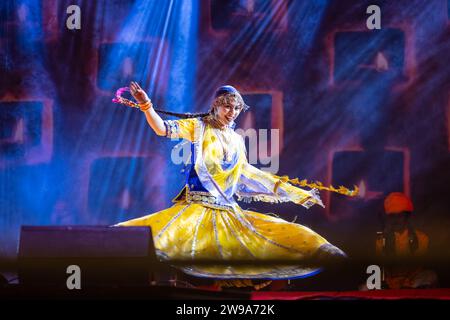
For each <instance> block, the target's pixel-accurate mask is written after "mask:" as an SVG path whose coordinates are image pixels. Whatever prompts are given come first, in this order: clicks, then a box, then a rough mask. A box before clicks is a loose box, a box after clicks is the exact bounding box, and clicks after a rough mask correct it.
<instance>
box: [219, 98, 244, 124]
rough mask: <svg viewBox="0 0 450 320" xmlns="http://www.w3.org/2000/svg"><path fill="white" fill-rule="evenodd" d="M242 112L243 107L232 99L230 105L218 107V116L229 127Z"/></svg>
mask: <svg viewBox="0 0 450 320" xmlns="http://www.w3.org/2000/svg"><path fill="white" fill-rule="evenodd" d="M241 111H242V105H240V104H239V103H238V102H237V101H236V99H230V101H229V103H227V104H225V105H220V106H218V107H217V109H216V116H217V119H218V120H219V121H220V122H221V123H223V124H227V125H228V124H230V123H231V122H232V121H234V120H235V119H236V118H237V117H238V116H239V114H240V113H241Z"/></svg>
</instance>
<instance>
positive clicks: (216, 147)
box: [117, 118, 344, 280]
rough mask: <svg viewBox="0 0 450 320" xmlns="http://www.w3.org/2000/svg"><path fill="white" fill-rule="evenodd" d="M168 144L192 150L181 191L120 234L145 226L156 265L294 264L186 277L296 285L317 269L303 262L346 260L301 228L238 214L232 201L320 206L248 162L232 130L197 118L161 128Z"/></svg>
mask: <svg viewBox="0 0 450 320" xmlns="http://www.w3.org/2000/svg"><path fill="white" fill-rule="evenodd" d="M164 123H165V125H166V130H167V137H169V138H173V139H179V138H182V139H186V140H188V141H189V142H190V143H191V150H192V154H191V159H192V162H191V168H190V170H189V172H188V174H187V181H186V185H185V186H184V188H183V190H182V191H181V192H180V194H179V195H178V196H177V197H176V198H175V199H174V200H173V202H174V205H173V206H172V207H170V208H168V209H165V210H162V211H159V212H156V213H153V214H150V215H147V216H144V217H141V218H137V219H133V220H129V221H125V222H122V223H119V224H117V226H149V227H151V229H152V234H153V237H154V242H155V247H156V249H157V254H158V256H159V257H160V258H161V259H165V260H168V261H170V260H171V259H172V260H173V259H176V260H179V259H192V260H194V261H195V259H202V260H203V259H218V260H221V261H223V260H264V259H280V260H291V259H293V260H298V261H299V264H298V265H275V266H257V265H252V266H248V265H234V266H233V265H230V266H227V265H224V264H221V265H197V266H196V265H195V264H193V265H192V266H187V267H181V269H182V270H183V271H184V272H185V273H187V274H190V275H193V276H198V277H207V278H213V279H267V280H275V279H293V278H300V277H306V276H310V275H313V274H315V273H317V272H319V271H320V269H318V268H307V267H304V266H301V264H300V260H301V259H304V258H314V257H315V256H316V255H320V254H332V255H344V253H343V252H342V251H341V250H340V249H338V248H337V247H335V246H333V245H331V244H329V243H328V242H327V240H325V239H324V238H323V237H321V236H320V235H318V234H317V233H315V232H314V231H312V230H311V229H309V228H307V227H304V226H302V225H300V224H296V223H291V222H288V221H285V220H283V219H281V218H277V217H274V216H271V215H266V214H262V213H258V212H254V211H249V210H243V209H242V208H240V207H239V205H238V204H237V203H236V201H235V200H234V196H236V197H237V198H238V200H244V201H249V200H256V201H265V202H286V201H292V202H294V203H297V204H300V205H302V206H303V207H306V208H309V207H311V206H312V205H314V204H318V205H320V206H323V204H322V201H321V200H320V198H319V196H318V193H317V190H303V189H301V188H297V187H294V186H293V185H291V184H289V183H286V182H280V179H279V177H277V176H275V175H272V174H270V173H267V172H264V171H261V170H259V169H257V168H255V167H254V166H252V165H250V164H249V163H248V162H247V157H246V151H245V144H244V141H243V139H242V137H241V136H240V135H238V134H237V133H236V132H234V130H233V128H232V127H227V128H225V129H217V128H214V127H212V126H210V125H209V124H206V123H205V122H204V121H203V120H202V119H200V118H191V119H183V120H166V121H164Z"/></svg>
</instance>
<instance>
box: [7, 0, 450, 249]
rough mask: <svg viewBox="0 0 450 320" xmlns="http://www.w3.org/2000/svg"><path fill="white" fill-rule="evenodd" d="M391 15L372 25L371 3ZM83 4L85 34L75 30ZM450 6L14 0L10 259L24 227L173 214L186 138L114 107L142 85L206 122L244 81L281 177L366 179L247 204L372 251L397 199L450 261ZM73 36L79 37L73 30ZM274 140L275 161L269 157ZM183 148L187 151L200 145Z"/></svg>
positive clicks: (254, 124)
mask: <svg viewBox="0 0 450 320" xmlns="http://www.w3.org/2000/svg"><path fill="white" fill-rule="evenodd" d="M370 4H377V5H379V6H380V8H381V12H382V17H381V23H382V25H381V29H380V30H368V29H367V27H366V19H367V18H368V16H369V15H368V14H367V13H366V8H367V7H368V6H369V5H370ZM70 5H76V6H78V8H79V10H80V11H79V13H80V17H81V18H80V21H79V22H80V24H79V27H80V28H79V29H78V28H76V27H75V29H70V28H69V27H70V23H72V25H76V22H77V21H76V20H73V19H72V18H70V17H71V16H72V15H73V14H76V10H77V9H76V8H75V9H73V8H72V9H70V10H69V13H68V7H69V6H70ZM449 7H450V4H449V1H447V0H432V1H410V0H408V1H406V0H404V1H403V0H402V1H375V2H374V1H342V0H339V1H337V0H336V1H325V0H320V1H301V0H299V1H287V0H286V1H285V0H273V1H269V0H267V1H260V0H231V1H219V0H204V1H199V0H197V1H195V0H193V1H188V0H178V1H159V0H158V1H156V0H154V1H139V0H111V1H106V0H105V1H87V0H84V1H83V0H70V1H69V0H58V1H54V0H41V1H38V0H16V1H11V0H3V1H1V3H0V15H1V19H0V255H1V256H2V257H11V256H14V255H15V253H16V246H17V240H18V233H19V228H20V226H21V225H67V224H89V225H97V224H101V225H111V224H115V223H117V222H120V221H123V220H127V219H131V218H135V217H139V216H142V215H144V214H149V213H151V212H155V211H158V210H161V209H163V208H165V207H167V206H170V204H171V202H170V201H171V199H172V198H173V197H174V196H176V194H177V193H178V191H179V189H180V188H181V186H182V185H183V179H184V175H183V172H182V169H183V165H182V164H181V156H180V149H183V148H184V147H183V146H182V147H180V148H178V149H174V147H175V146H176V145H177V144H178V142H173V141H169V140H166V139H164V138H158V137H156V136H155V135H154V134H153V132H152V130H151V128H150V127H148V125H147V124H146V121H145V118H144V116H143V115H142V114H141V113H140V112H139V110H135V109H130V108H126V107H123V106H118V105H116V104H113V103H112V102H111V99H112V98H113V95H114V92H115V90H116V89H118V88H119V87H122V86H125V85H128V83H129V82H130V80H135V81H138V82H139V83H140V84H141V85H142V86H143V88H145V89H146V90H147V92H148V93H149V95H150V97H151V98H152V100H153V101H154V102H155V104H156V105H158V106H159V107H160V108H162V109H169V110H173V111H191V112H194V111H206V110H208V108H209V105H210V102H211V99H212V94H213V92H214V90H215V89H216V88H217V87H218V86H220V85H223V84H232V85H234V86H236V87H237V88H238V89H239V90H240V91H241V92H242V94H243V95H244V98H245V100H246V101H247V104H249V105H251V109H250V111H248V112H247V113H245V114H243V115H241V117H240V119H239V121H238V127H240V128H241V129H243V130H247V131H245V133H247V134H248V135H249V136H252V134H253V139H255V138H256V141H257V142H258V143H257V145H256V147H255V144H254V143H252V142H250V141H251V139H250V138H249V139H248V145H249V148H250V149H251V150H252V151H251V153H252V155H253V156H254V157H253V159H252V161H253V162H254V164H255V165H257V166H259V167H260V168H265V169H266V170H270V171H272V172H276V173H278V174H280V175H283V174H287V175H289V176H290V177H299V178H307V179H311V180H318V181H322V182H323V183H324V184H333V185H334V186H338V185H345V186H348V187H352V186H353V185H358V186H359V187H360V189H361V195H360V196H359V197H357V198H347V197H343V196H339V195H336V194H332V195H331V194H329V193H327V192H322V193H321V196H322V198H323V200H324V203H325V205H326V208H325V209H323V208H320V207H314V208H312V209H310V210H309V211H306V210H305V209H303V208H302V207H300V206H296V205H294V204H281V205H268V204H262V203H252V204H243V206H244V207H247V208H248V207H250V208H255V209H258V210H260V211H262V212H272V213H276V214H278V215H279V216H280V217H282V218H285V219H287V220H294V219H296V222H299V223H302V224H304V225H307V226H309V227H311V228H312V229H314V230H316V231H317V232H319V233H321V234H322V235H324V236H325V237H326V238H327V239H329V240H330V242H332V243H334V244H336V245H337V246H339V247H341V248H342V249H344V250H345V251H346V252H348V253H349V254H350V255H354V256H355V255H359V254H363V253H364V254H372V253H373V250H374V239H375V235H376V231H379V230H381V229H382V216H383V199H384V197H385V196H386V195H387V194H388V193H389V192H392V191H400V192H404V193H406V194H408V195H410V196H411V198H412V199H413V202H414V206H415V212H414V223H415V224H416V225H417V226H418V227H419V228H420V229H422V230H424V231H425V232H426V233H428V234H429V236H430V239H431V246H432V248H433V250H435V252H438V253H439V252H444V251H445V252H446V251H448V250H445V249H444V248H448V244H449V236H448V230H449V228H450V213H449V201H450V200H449V199H450V194H449V187H448V181H449V162H448V159H449V148H450V128H449V124H450V115H449V114H450V90H449V84H450V81H449V78H450V75H449V72H450V68H449V67H448V57H449V56H450V36H449V34H450V33H449V31H450V20H449V19H450V13H449V12H450V9H449ZM68 25H69V27H68ZM265 146H270V148H269V149H271V152H270V157H268V156H267V154H266V153H265V150H266V149H267V148H264V147H265ZM183 150H184V149H183Z"/></svg>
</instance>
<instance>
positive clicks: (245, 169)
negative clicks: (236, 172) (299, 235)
mask: <svg viewBox="0 0 450 320" xmlns="http://www.w3.org/2000/svg"><path fill="white" fill-rule="evenodd" d="M244 148H245V146H244ZM244 150H245V149H244ZM235 194H236V196H237V197H238V200H243V201H247V202H251V201H264V202H289V201H291V202H294V203H296V204H300V205H302V206H303V207H305V208H310V207H311V206H313V205H314V204H318V205H320V206H321V207H325V206H324V205H323V203H322V200H321V199H320V196H319V192H318V190H317V189H312V190H304V189H302V188H298V187H295V186H293V185H291V184H290V183H288V182H283V181H282V180H281V179H280V177H278V176H276V175H274V174H271V173H269V172H265V171H262V170H260V169H258V168H256V167H254V166H252V165H251V164H249V163H248V162H247V161H245V162H244V163H243V165H242V173H241V175H240V178H239V181H238V186H237V189H236V193H235Z"/></svg>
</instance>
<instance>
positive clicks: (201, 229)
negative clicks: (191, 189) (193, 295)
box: [117, 202, 343, 280]
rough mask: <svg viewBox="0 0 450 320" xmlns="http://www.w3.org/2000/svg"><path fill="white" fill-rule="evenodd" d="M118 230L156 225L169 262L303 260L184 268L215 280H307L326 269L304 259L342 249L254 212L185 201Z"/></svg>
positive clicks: (302, 228)
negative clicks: (308, 265)
mask: <svg viewBox="0 0 450 320" xmlns="http://www.w3.org/2000/svg"><path fill="white" fill-rule="evenodd" d="M117 226H148V227H151V229H152V234H153V238H154V243H155V247H156V249H157V253H158V255H159V256H160V257H161V258H163V259H167V260H169V261H170V260H171V259H177V260H178V259H193V260H194V261H195V259H218V260H221V261H223V260H255V261H258V260H267V259H280V260H291V259H292V260H298V261H299V265H271V266H262V265H258V264H257V263H256V264H255V265H251V266H250V265H234V266H233V265H229V266H228V265H223V264H222V265H197V266H196V265H195V264H193V265H192V266H187V267H182V268H181V269H182V270H183V271H184V272H186V273H188V274H190V275H193V276H199V277H207V278H214V279H272V280H275V279H292V278H299V277H306V276H310V275H313V274H315V273H317V272H319V271H320V269H318V268H310V267H304V266H301V263H300V261H301V260H302V259H305V258H310V257H314V255H315V254H317V253H319V251H321V250H323V251H326V252H331V251H334V252H336V250H337V251H340V250H339V249H337V248H336V247H334V246H332V245H331V244H329V243H328V242H327V240H325V239H324V238H323V237H321V236H320V235H318V234H317V233H315V232H314V231H312V230H311V229H309V228H307V227H305V226H302V225H300V224H296V223H291V222H288V221H285V220H283V219H280V218H277V217H273V216H270V215H266V214H261V213H257V212H253V211H248V210H238V211H231V210H230V211H228V210H221V209H214V208H210V207H206V206H204V205H202V204H198V203H186V202H179V203H177V204H175V205H173V206H172V207H170V208H168V209H165V210H162V211H159V212H156V213H153V214H150V215H147V216H144V217H141V218H137V219H133V220H129V221H125V222H122V223H119V224H118V225H117ZM330 248H331V250H330ZM340 252H342V251H340ZM342 254H343V253H342Z"/></svg>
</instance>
